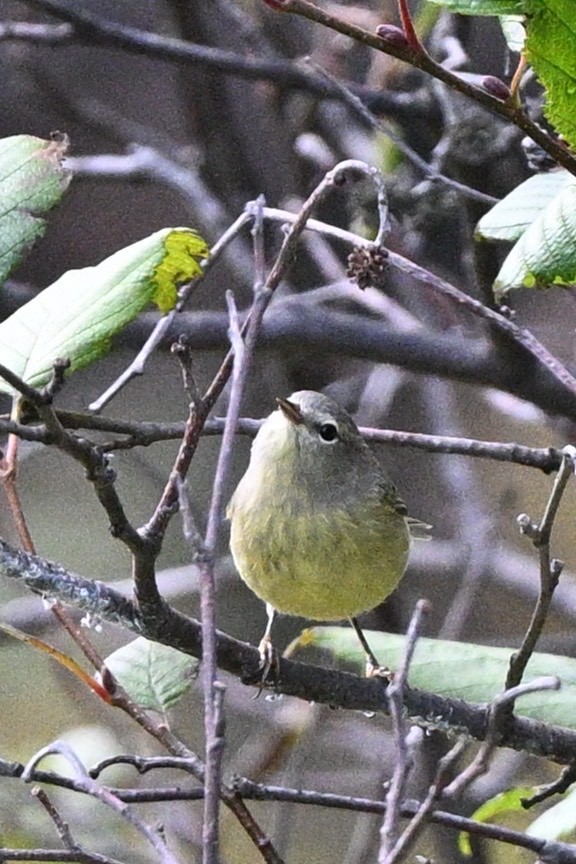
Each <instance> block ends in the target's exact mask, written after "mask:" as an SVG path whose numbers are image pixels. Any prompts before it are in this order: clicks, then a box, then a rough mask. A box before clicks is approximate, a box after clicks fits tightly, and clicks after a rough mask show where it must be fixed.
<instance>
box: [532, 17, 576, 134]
mask: <svg viewBox="0 0 576 864" xmlns="http://www.w3.org/2000/svg"><path fill="white" fill-rule="evenodd" d="M526 11H527V12H528V13H529V18H528V38H527V40H526V56H527V58H528V60H529V62H530V63H531V64H532V67H533V68H534V71H535V72H536V74H537V76H538V78H539V79H540V81H541V82H542V84H543V85H544V87H545V88H546V105H545V108H544V110H545V113H546V116H547V117H548V119H549V120H550V122H551V123H553V124H554V126H555V127H556V129H557V131H558V132H560V134H561V135H563V136H564V138H566V140H567V141H568V142H569V143H570V144H576V113H575V111H574V105H575V101H574V100H575V97H576V15H575V14H574V0H527V4H526Z"/></svg>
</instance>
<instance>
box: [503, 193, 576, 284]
mask: <svg viewBox="0 0 576 864" xmlns="http://www.w3.org/2000/svg"><path fill="white" fill-rule="evenodd" d="M574 282H576V184H574V183H569V184H567V185H566V186H565V187H564V188H563V189H562V190H561V191H560V193H559V194H558V195H556V197H555V198H554V199H553V200H552V202H551V203H550V204H549V205H548V206H547V207H546V208H545V209H544V210H543V211H542V212H541V213H540V215H539V216H537V217H536V219H535V220H534V222H533V223H532V224H531V225H530V226H529V227H528V228H527V229H526V231H525V232H524V233H523V234H522V236H521V237H520V239H519V240H518V242H517V243H516V245H515V246H514V247H513V249H512V250H511V251H510V253H509V255H508V257H507V258H506V260H505V261H504V263H503V265H502V267H501V268H500V272H499V273H498V276H497V278H496V280H495V282H494V286H493V287H494V294H495V296H496V298H497V299H500V298H501V297H502V296H503V295H504V294H505V293H506V292H507V291H510V290H511V289H512V288H522V287H524V288H544V287H546V286H548V285H572V284H573V283H574Z"/></svg>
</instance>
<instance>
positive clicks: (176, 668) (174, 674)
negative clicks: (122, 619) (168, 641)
mask: <svg viewBox="0 0 576 864" xmlns="http://www.w3.org/2000/svg"><path fill="white" fill-rule="evenodd" d="M105 663H106V666H107V667H108V669H109V670H110V672H112V674H113V675H114V677H115V678H117V679H118V682H119V683H120V684H121V685H122V687H123V688H124V689H125V690H126V692H127V693H128V695H129V696H130V698H131V699H133V700H134V701H135V702H137V703H138V705H140V706H141V707H142V708H147V709H150V710H152V711H159V712H162V713H164V712H166V711H168V710H169V709H170V708H172V707H173V706H174V705H176V703H177V702H179V701H180V699H181V698H182V696H184V694H185V693H186V691H187V690H188V688H189V687H190V682H191V680H192V679H193V678H195V677H196V675H197V674H198V666H199V661H198V660H196V659H195V658H194V657H189V656H188V655H187V654H182V652H181V651H176V649H175V648H170V647H169V646H167V645H160V644H158V643H157V642H150V641H149V640H148V639H144V637H143V636H139V637H138V639H134V641H133V642H129V643H128V645H124V647H123V648H119V649H118V650H117V651H114V653H113V654H110V655H109V656H108V657H107V658H106V660H105Z"/></svg>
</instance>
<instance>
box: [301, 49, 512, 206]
mask: <svg viewBox="0 0 576 864" xmlns="http://www.w3.org/2000/svg"><path fill="white" fill-rule="evenodd" d="M306 62H307V64H308V65H309V66H310V67H311V68H312V69H313V70H314V71H315V72H317V73H318V74H319V75H322V76H323V77H324V78H326V80H327V81H329V82H330V84H331V85H332V86H333V87H335V88H337V89H338V91H339V92H340V94H341V96H342V101H343V102H345V103H346V104H347V105H348V106H349V107H350V108H351V109H352V110H353V111H354V113H355V114H356V115H357V116H358V117H361V118H362V119H363V120H364V122H365V123H367V124H368V126H369V127H370V128H372V129H376V130H377V131H378V132H381V133H382V135H385V136H386V138H388V139H389V140H390V141H392V143H393V144H394V146H395V147H397V148H398V150H399V151H400V152H401V153H402V154H403V155H404V156H405V157H406V158H407V159H408V160H409V161H410V162H412V164H413V165H414V166H415V167H416V168H417V169H418V170H419V171H421V172H422V174H424V176H425V177H426V179H427V180H429V181H430V182H431V183H441V184H442V185H443V186H447V187H448V188H450V189H454V190H455V191H456V192H458V193H459V194H461V195H464V196H465V197H466V198H470V199H472V200H474V201H480V202H482V203H483V204H487V205H489V206H491V207H493V206H494V204H496V203H497V202H498V200H499V199H498V198H495V197H494V196H493V195H487V194H486V193H485V192H479V191H478V190H477V189H473V188H472V187H471V186H466V185H465V184H464V183H459V182H458V180H454V179H453V178H452V177H447V176H446V175H445V174H442V173H440V172H439V171H438V170H436V168H435V167H433V166H431V165H430V164H429V163H428V162H426V160H425V159H423V158H422V157H421V156H420V155H419V154H418V153H417V152H416V151H415V150H414V149H413V148H412V147H410V146H409V145H408V144H407V143H406V142H405V141H404V139H403V138H402V137H401V136H400V135H399V134H397V133H396V132H395V131H394V130H393V128H392V127H391V126H390V125H389V124H387V123H384V122H383V121H382V120H380V118H379V117H376V116H375V115H374V114H373V113H372V112H371V111H370V110H369V108H367V107H366V105H365V104H364V102H363V101H362V99H360V98H359V96H357V95H356V94H355V93H354V92H353V91H352V90H351V89H350V88H349V87H348V86H347V85H346V84H342V83H341V82H340V81H338V79H337V78H335V77H334V76H333V75H331V74H330V73H329V72H328V71H327V70H326V69H323V68H322V67H321V66H319V65H318V64H317V63H315V62H314V61H313V60H311V59H310V58H306Z"/></svg>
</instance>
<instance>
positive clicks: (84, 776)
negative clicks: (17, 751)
mask: <svg viewBox="0 0 576 864" xmlns="http://www.w3.org/2000/svg"><path fill="white" fill-rule="evenodd" d="M54 754H57V755H59V756H63V757H64V758H65V759H66V760H67V761H68V762H69V764H70V765H71V767H72V768H73V769H74V773H75V779H76V782H77V784H78V786H79V787H80V788H83V790H84V791H85V792H86V793H87V794H88V795H91V796H92V797H94V798H97V799H98V800H99V801H101V802H102V803H103V804H105V805H106V806H107V807H110V809H112V810H114V812H116V813H117V814H118V815H119V816H121V817H122V818H123V819H125V820H126V821H127V822H128V823H129V824H130V825H132V826H133V827H134V828H135V829H136V830H137V831H138V832H139V833H140V834H141V835H142V836H143V837H144V838H145V839H146V840H147V841H148V842H149V843H150V844H151V846H152V847H153V849H154V851H155V852H156V854H157V855H158V858H159V860H160V861H161V862H162V864H178V859H177V858H176V857H175V856H174V855H173V854H172V853H171V852H170V850H169V849H168V847H167V846H166V844H165V843H164V841H163V839H162V838H161V836H160V834H159V833H158V832H157V831H154V830H152V829H151V828H150V827H149V826H148V825H146V824H145V823H144V822H143V821H142V820H141V819H140V818H139V817H138V816H136V814H135V813H134V811H133V810H131V809H130V808H129V807H128V806H127V805H126V804H125V803H124V802H123V801H120V799H118V798H117V797H116V796H115V795H113V794H112V793H111V792H109V791H108V790H107V789H106V788H105V787H103V786H101V785H100V784H99V783H97V782H96V781H95V780H93V779H92V778H91V777H90V776H89V774H88V772H87V771H86V768H85V767H84V765H83V764H82V762H81V761H80V759H79V758H78V756H77V755H76V753H75V752H74V751H73V750H72V748H71V747H70V746H69V745H68V744H66V743H65V742H64V741H54V742H53V743H52V744H49V745H48V746H47V747H43V748H42V749H41V750H39V751H38V753H36V754H35V755H34V756H33V757H32V759H30V761H29V762H28V763H27V764H26V767H25V768H24V771H23V772H22V779H23V780H24V782H26V783H29V782H30V781H31V780H32V777H33V772H34V769H35V768H36V765H37V764H38V762H40V761H41V760H42V759H44V758H45V757H46V756H51V755H54Z"/></svg>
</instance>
